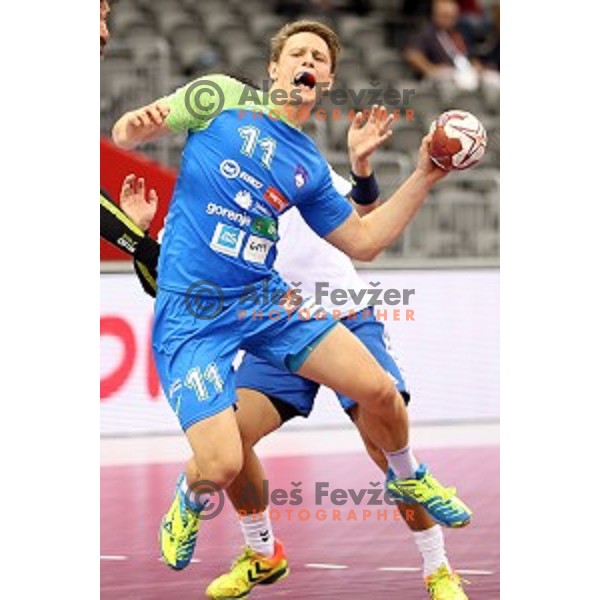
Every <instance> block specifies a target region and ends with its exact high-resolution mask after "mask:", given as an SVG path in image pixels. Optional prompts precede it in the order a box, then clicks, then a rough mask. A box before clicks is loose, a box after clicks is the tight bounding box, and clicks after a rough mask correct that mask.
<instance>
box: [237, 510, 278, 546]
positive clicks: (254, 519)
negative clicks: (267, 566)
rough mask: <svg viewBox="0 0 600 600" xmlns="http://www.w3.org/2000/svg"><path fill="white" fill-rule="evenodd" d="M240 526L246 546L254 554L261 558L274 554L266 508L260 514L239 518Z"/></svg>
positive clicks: (273, 535)
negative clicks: (259, 555)
mask: <svg viewBox="0 0 600 600" xmlns="http://www.w3.org/2000/svg"><path fill="white" fill-rule="evenodd" d="M240 526H241V528H242V533H243V534H244V539H245V540H246V545H247V546H250V548H252V550H254V552H258V554H262V555H263V556H273V554H275V534H274V533H273V527H272V526H271V517H270V516H269V509H268V508H267V509H266V510H265V511H264V512H261V513H254V514H251V515H246V516H245V517H240Z"/></svg>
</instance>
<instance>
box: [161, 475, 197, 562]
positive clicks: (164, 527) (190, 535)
mask: <svg viewBox="0 0 600 600" xmlns="http://www.w3.org/2000/svg"><path fill="white" fill-rule="evenodd" d="M183 477H185V475H184V474H183V473H182V474H181V476H180V477H179V480H178V481H177V487H176V489H175V496H174V498H173V502H172V503H171V507H170V508H169V510H168V512H167V514H166V515H165V516H164V517H163V519H162V521H161V524H160V531H159V543H160V552H161V554H162V558H163V560H164V562H165V563H166V564H167V565H169V567H171V568H172V569H175V570H176V571H180V570H181V569H185V567H187V566H188V565H189V564H190V561H191V560H192V556H193V554H194V547H195V546H196V537H197V535H198V530H199V529H200V521H201V520H200V517H199V515H200V513H199V511H194V510H192V509H191V508H190V507H189V506H188V503H187V502H186V498H185V495H184V494H183V493H182V491H181V480H182V478H183Z"/></svg>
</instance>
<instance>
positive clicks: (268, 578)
mask: <svg viewBox="0 0 600 600" xmlns="http://www.w3.org/2000/svg"><path fill="white" fill-rule="evenodd" d="M289 573H290V568H289V567H288V562H287V558H286V556H285V550H284V548H283V544H282V543H281V542H280V541H279V540H275V553H274V554H273V556H271V557H269V558H267V557H265V556H262V555H260V554H257V553H256V552H254V550H252V548H249V547H246V548H244V552H243V553H242V555H241V556H240V557H239V558H238V559H237V560H236V561H235V562H234V563H233V565H231V570H230V571H229V573H225V574H223V575H221V576H220V577H217V578H216V579H215V580H214V581H213V582H212V583H211V584H210V585H209V586H208V587H207V588H206V595H207V596H208V597H209V598H212V599H213V600H217V599H218V600H233V599H234V598H235V599H236V600H239V599H242V598H248V596H249V595H250V592H251V590H252V588H253V587H254V586H255V585H270V584H271V583H275V582H276V581H280V580H281V579H285V578H286V577H287V576H288V575H289Z"/></svg>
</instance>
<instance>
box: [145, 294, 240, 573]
mask: <svg viewBox="0 0 600 600" xmlns="http://www.w3.org/2000/svg"><path fill="white" fill-rule="evenodd" d="M216 325H220V324H216ZM215 329H216V330H217V331H219V329H218V328H216V327H215V321H214V320H213V321H202V320H199V319H195V318H193V317H192V316H191V315H190V314H189V312H188V308H187V306H186V304H185V298H184V297H183V296H181V295H177V294H169V293H166V292H161V293H159V296H158V298H157V302H156V306H155V318H154V328H153V350H154V359H155V362H156V367H157V371H158V374H159V377H160V381H161V385H162V387H163V390H164V391H165V395H166V397H167V400H168V401H169V404H170V405H171V408H172V409H173V411H174V412H175V414H176V416H177V418H178V419H179V422H180V424H181V427H182V429H183V431H184V432H185V434H186V437H187V440H188V442H189V444H190V447H191V450H192V455H193V461H194V466H195V468H190V465H189V464H188V467H187V469H186V472H184V473H182V474H181V475H180V477H179V480H178V482H177V485H176V489H175V493H174V498H173V502H172V503H171V506H170V508H169V510H168V511H167V513H166V515H165V516H164V517H163V519H162V522H161V528H160V546H161V552H162V555H163V559H164V561H165V562H166V563H167V564H168V565H169V566H171V567H172V568H174V569H177V570H179V569H183V568H185V567H186V566H187V565H188V564H189V562H190V561H191V558H192V555H193V551H194V546H195V543H196V537H197V533H198V529H199V527H200V523H201V520H202V511H203V510H206V514H209V511H210V509H211V508H212V507H213V506H214V502H215V494H217V496H222V494H223V492H222V491H221V490H222V489H224V488H226V487H227V486H228V485H229V484H230V483H231V481H233V479H235V477H236V476H237V474H238V473H239V471H240V469H241V468H242V462H243V457H242V441H241V437H240V433H239V429H238V425H237V421H236V418H235V414H234V410H233V404H234V402H235V373H234V372H233V368H232V363H233V360H234V358H235V355H236V353H237V350H238V343H237V340H236V338H235V330H233V335H232V336H229V337H226V338H224V337H223V336H222V335H221V336H215V334H214V331H215ZM220 329H221V330H222V329H223V327H222V326H221V328H220Z"/></svg>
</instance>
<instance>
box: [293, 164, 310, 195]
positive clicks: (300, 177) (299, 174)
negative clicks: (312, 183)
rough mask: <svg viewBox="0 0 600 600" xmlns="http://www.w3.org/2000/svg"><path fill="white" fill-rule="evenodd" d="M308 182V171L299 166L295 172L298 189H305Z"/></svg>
mask: <svg viewBox="0 0 600 600" xmlns="http://www.w3.org/2000/svg"><path fill="white" fill-rule="evenodd" d="M307 181H308V171H307V170H306V169H305V168H304V167H303V166H302V165H298V166H297V167H296V171H295V172H294V183H295V184H296V188H297V189H300V188H303V187H304V186H305V185H306V182H307Z"/></svg>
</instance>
